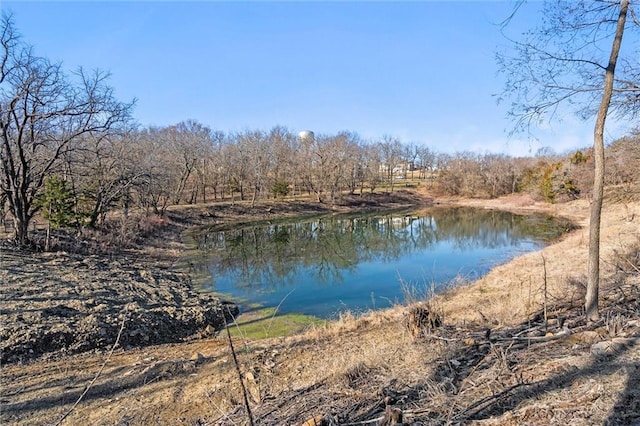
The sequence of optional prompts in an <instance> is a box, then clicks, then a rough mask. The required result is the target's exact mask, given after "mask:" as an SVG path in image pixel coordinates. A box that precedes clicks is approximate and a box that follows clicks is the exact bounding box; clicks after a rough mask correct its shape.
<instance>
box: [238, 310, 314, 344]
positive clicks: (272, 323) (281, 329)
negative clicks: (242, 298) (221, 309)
mask: <svg viewBox="0 0 640 426" xmlns="http://www.w3.org/2000/svg"><path fill="white" fill-rule="evenodd" d="M325 322H326V321H325V320H321V319H319V318H316V317H314V316H310V315H303V314H296V313H290V314H278V312H277V310H276V308H263V307H250V308H248V309H247V310H246V311H244V312H243V313H242V314H241V315H240V316H239V317H238V318H237V319H236V321H235V322H233V323H229V331H230V332H231V335H232V336H234V337H242V338H247V339H266V338H270V337H280V336H289V335H292V334H296V333H299V332H301V331H304V330H306V329H308V328H309V327H312V326H316V325H320V324H324V323H325Z"/></svg>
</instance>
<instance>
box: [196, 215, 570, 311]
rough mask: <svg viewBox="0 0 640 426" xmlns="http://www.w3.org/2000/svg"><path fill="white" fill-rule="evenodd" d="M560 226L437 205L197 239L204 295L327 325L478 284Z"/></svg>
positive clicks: (210, 232) (541, 218) (209, 233)
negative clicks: (454, 285) (451, 286)
mask: <svg viewBox="0 0 640 426" xmlns="http://www.w3.org/2000/svg"><path fill="white" fill-rule="evenodd" d="M566 229H567V223H566V222H561V221H558V220H556V219H554V218H553V217H551V216H547V215H530V216H521V215H516V214H512V213H507V212H501V211H492V210H481V209H471V208H443V207H434V208H429V209H426V210H421V211H402V212H400V211H395V212H388V213H378V214H368V215H362V214H360V215H331V216H323V217H313V218H301V219H298V220H295V221H293V220H290V219H289V220H279V221H270V222H261V223H252V224H248V225H235V226H234V227H228V228H227V229H224V228H217V229H216V228H208V229H202V230H199V232H197V233H194V235H193V238H194V240H195V241H196V244H197V247H198V252H199V254H200V256H198V258H199V261H197V263H198V264H199V265H200V268H203V269H204V271H205V272H206V273H208V274H209V275H210V279H209V280H208V282H206V283H205V284H204V287H205V289H207V290H210V291H215V292H217V293H223V294H226V295H229V296H231V297H233V298H234V299H241V300H242V301H244V302H248V303H252V304H253V303H256V304H259V305H261V306H265V307H277V308H278V313H280V314H284V313H294V312H295V313H302V314H307V315H313V316H317V317H320V318H331V317H334V316H336V315H337V314H339V313H340V312H341V311H345V310H350V311H352V312H361V311H365V310H370V309H380V308H387V307H390V306H392V305H393V304H397V303H404V302H405V301H406V300H407V298H413V297H415V295H416V294H418V295H427V294H429V292H430V291H433V290H435V291H436V292H437V291H438V290H439V289H441V288H442V287H443V286H446V285H447V284H448V283H451V282H453V281H454V280H458V281H467V280H474V279H477V278H479V277H481V276H482V275H484V274H486V273H487V272H488V271H489V270H490V269H491V268H492V267H494V266H496V265H498V264H500V263H503V262H506V261H508V260H510V259H511V258H513V257H515V256H517V255H519V254H522V253H525V252H529V251H533V250H538V249H540V248H541V247H543V246H544V245H545V244H547V243H548V242H549V241H551V240H553V239H554V238H557V237H559V236H560V235H561V234H562V233H563V232H564V231H565V230H566ZM460 278H462V280H461V279H460Z"/></svg>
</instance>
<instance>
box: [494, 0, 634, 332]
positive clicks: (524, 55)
mask: <svg viewBox="0 0 640 426" xmlns="http://www.w3.org/2000/svg"><path fill="white" fill-rule="evenodd" d="M634 3H635V2H633V1H630V0H593V1H586V0H583V1H575V2H573V1H571V2H570V1H562V2H558V1H555V0H554V1H547V2H546V3H545V6H544V8H543V13H544V18H543V20H542V23H541V24H540V26H539V27H537V28H535V29H533V30H532V31H529V32H528V33H525V34H524V35H523V39H522V40H521V41H513V46H514V48H515V52H514V54H508V53H500V54H498V55H497V59H498V63H499V65H500V69H501V71H502V72H503V73H504V74H505V75H506V77H507V78H506V86H505V90H504V93H503V96H508V97H510V98H514V102H513V104H512V106H511V110H510V113H511V115H512V116H513V117H514V119H515V122H516V129H525V128H529V126H530V125H531V124H532V123H537V122H539V121H540V120H545V119H553V118H555V117H556V115H557V114H558V113H559V112H560V111H561V110H560V108H561V105H563V104H567V105H569V106H570V107H572V108H573V109H574V111H575V112H577V113H578V114H579V115H580V116H581V117H582V118H585V119H587V118H589V117H595V125H594V133H593V147H594V153H595V179H594V189H593V202H592V204H591V214H590V222H589V266H588V275H587V276H588V282H587V294H586V298H585V311H586V316H587V319H588V320H590V321H594V320H597V319H598V318H599V312H598V288H599V281H600V260H599V256H600V217H601V211H602V201H603V186H604V129H605V122H606V119H607V117H608V116H609V115H611V114H613V115H614V116H616V117H618V118H622V117H626V118H631V119H634V118H637V116H638V111H639V110H640V63H638V59H639V58H640V50H639V49H640V48H639V47H638V46H637V44H636V45H629V46H627V47H624V46H623V45H622V40H623V35H624V34H625V32H626V31H638V30H639V29H640V24H639V21H638V19H637V16H638V15H636V13H635V11H634V10H633V8H634V7H636V6H637V4H634ZM521 4H522V2H519V3H518V6H520V5H521ZM629 15H631V16H632V17H633V19H630V20H627V18H628V16H629ZM506 24H508V22H506V23H505V25H506ZM618 65H620V67H618Z"/></svg>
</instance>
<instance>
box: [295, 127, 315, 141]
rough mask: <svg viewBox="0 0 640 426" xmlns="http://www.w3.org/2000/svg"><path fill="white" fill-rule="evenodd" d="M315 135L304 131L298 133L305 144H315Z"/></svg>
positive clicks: (309, 131)
mask: <svg viewBox="0 0 640 426" xmlns="http://www.w3.org/2000/svg"><path fill="white" fill-rule="evenodd" d="M314 137H315V135H314V134H313V132H312V131H311V130H303V131H301V132H300V133H298V138H299V139H300V140H301V141H303V142H313V139H314Z"/></svg>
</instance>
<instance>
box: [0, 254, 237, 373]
mask: <svg viewBox="0 0 640 426" xmlns="http://www.w3.org/2000/svg"><path fill="white" fill-rule="evenodd" d="M0 263H1V264H2V270H1V271H0V281H1V282H2V285H1V286H0V299H1V300H2V308H0V309H1V310H0V316H1V318H2V327H1V328H0V350H1V353H2V359H1V360H2V363H3V364H7V363H16V362H18V363H19V362H25V361H29V360H32V359H35V358H38V357H41V356H43V355H47V356H51V355H55V356H59V355H60V354H62V353H64V354H73V353H79V352H87V351H93V350H98V351H104V350H105V349H108V348H110V347H111V346H112V345H113V344H114V343H115V341H116V338H118V332H119V330H120V328H121V327H122V330H123V332H122V333H121V334H120V336H119V344H120V346H121V347H123V348H131V347H136V346H146V345H152V344H159V343H168V342H178V341H182V340H184V339H186V338H190V337H194V336H198V335H203V334H207V333H210V334H212V333H214V332H215V330H219V329H220V328H221V327H222V326H223V324H224V319H225V316H226V317H231V316H232V315H237V313H238V308H237V307H236V306H234V305H232V304H226V303H223V302H221V301H220V300H218V299H216V298H214V297H212V296H209V295H205V294H200V293H198V292H197V291H195V290H194V288H193V286H192V285H191V283H190V279H189V277H188V276H187V275H186V274H182V273H177V272H173V271H171V270H168V269H165V268H163V267H161V266H156V265H151V264H148V263H147V264H146V263H144V262H142V261H140V260H136V259H132V258H129V257H126V256H116V257H114V258H111V259H110V258H106V257H104V256H97V255H81V254H69V253H65V252H53V253H29V252H26V253H25V252H22V253H21V252H14V251H12V250H3V251H2V254H1V255H0Z"/></svg>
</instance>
